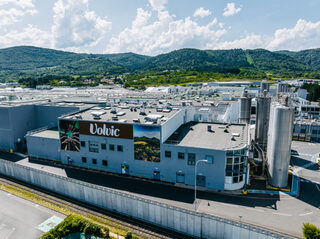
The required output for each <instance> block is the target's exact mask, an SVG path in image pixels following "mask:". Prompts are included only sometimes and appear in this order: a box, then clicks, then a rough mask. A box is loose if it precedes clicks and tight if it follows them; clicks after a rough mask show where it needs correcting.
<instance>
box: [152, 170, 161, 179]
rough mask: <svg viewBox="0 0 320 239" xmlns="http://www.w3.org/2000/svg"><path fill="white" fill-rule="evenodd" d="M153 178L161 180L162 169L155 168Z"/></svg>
mask: <svg viewBox="0 0 320 239" xmlns="http://www.w3.org/2000/svg"><path fill="white" fill-rule="evenodd" d="M153 179H154V180H160V170H159V169H157V168H156V169H155V170H153Z"/></svg>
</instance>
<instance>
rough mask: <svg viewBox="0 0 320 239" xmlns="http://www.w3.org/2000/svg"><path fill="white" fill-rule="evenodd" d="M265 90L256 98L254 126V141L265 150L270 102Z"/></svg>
mask: <svg viewBox="0 0 320 239" xmlns="http://www.w3.org/2000/svg"><path fill="white" fill-rule="evenodd" d="M266 93H267V91H266V90H265V91H264V95H263V96H259V97H258V98H257V111H256V128H255V142H256V143H257V144H258V145H259V146H260V147H261V148H262V149H263V150H264V151H266V150H267V142H268V129H269V117H270V103H271V98H270V97H269V96H267V94H266Z"/></svg>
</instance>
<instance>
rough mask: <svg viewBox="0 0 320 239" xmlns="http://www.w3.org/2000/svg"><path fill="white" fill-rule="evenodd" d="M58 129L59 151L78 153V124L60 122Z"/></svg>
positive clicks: (74, 122)
mask: <svg viewBox="0 0 320 239" xmlns="http://www.w3.org/2000/svg"><path fill="white" fill-rule="evenodd" d="M59 127H60V144H61V149H62V150H69V151H78V152H80V135H79V123H78V122H77V121H69V120H60V123H59Z"/></svg>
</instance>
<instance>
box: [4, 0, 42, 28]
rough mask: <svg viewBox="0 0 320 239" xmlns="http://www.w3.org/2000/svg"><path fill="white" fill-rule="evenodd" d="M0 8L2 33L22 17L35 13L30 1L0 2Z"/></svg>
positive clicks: (7, 0) (9, 0)
mask: <svg viewBox="0 0 320 239" xmlns="http://www.w3.org/2000/svg"><path fill="white" fill-rule="evenodd" d="M0 7H1V9H0V27H1V28H2V29H1V30H2V31H3V30H5V29H7V28H8V27H9V26H10V25H12V24H14V23H16V22H19V21H21V19H22V18H23V16H25V15H27V14H30V15H34V14H36V13H37V10H36V9H35V7H34V5H33V2H32V0H20V1H18V0H0Z"/></svg>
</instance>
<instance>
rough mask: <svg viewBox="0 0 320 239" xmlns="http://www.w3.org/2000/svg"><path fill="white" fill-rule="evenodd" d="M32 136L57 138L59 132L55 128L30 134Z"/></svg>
mask: <svg viewBox="0 0 320 239" xmlns="http://www.w3.org/2000/svg"><path fill="white" fill-rule="evenodd" d="M32 136H34V137H41V138H50V139H59V132H58V131H57V130H43V131H39V132H35V133H34V134H32Z"/></svg>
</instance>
